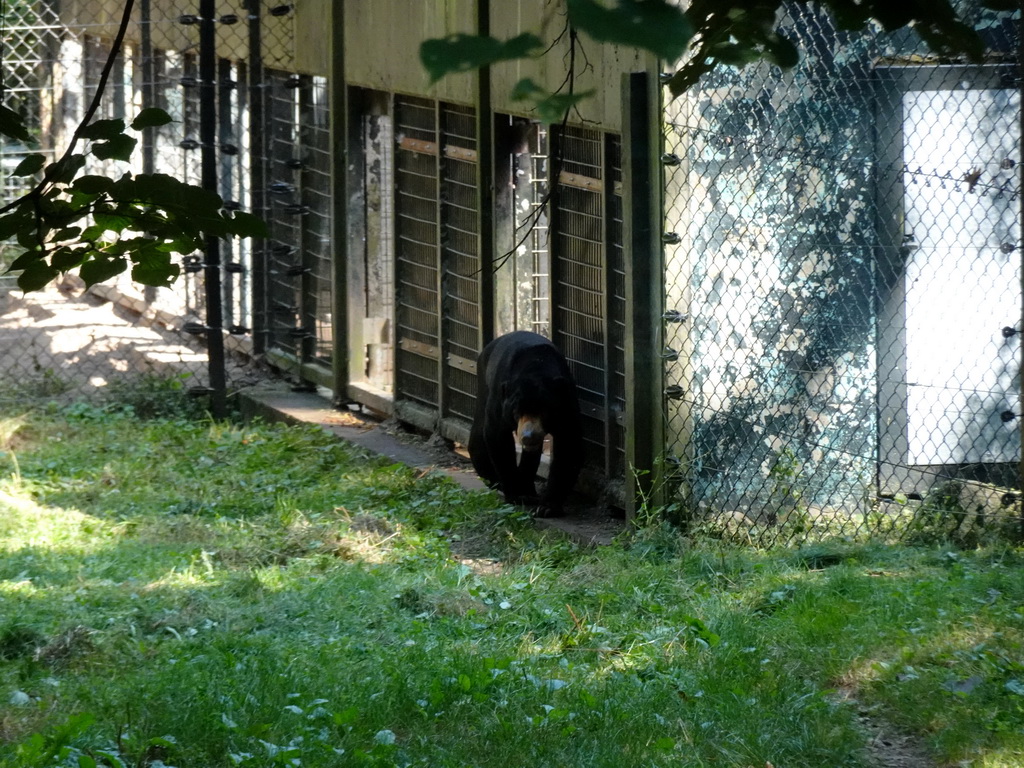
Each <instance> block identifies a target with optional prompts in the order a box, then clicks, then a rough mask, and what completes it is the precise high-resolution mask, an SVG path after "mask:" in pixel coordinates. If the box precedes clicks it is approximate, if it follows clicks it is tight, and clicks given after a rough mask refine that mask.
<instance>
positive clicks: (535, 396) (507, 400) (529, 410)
mask: <svg viewBox="0 0 1024 768" xmlns="http://www.w3.org/2000/svg"><path fill="white" fill-rule="evenodd" d="M571 396H572V382H571V381H569V379H567V378H565V377H563V376H555V377H543V378H542V377H528V376H527V377H522V378H520V379H517V380H515V381H513V382H506V383H505V384H504V385H503V400H504V406H505V408H504V411H505V418H506V421H507V422H511V423H514V424H515V425H516V437H517V438H518V439H519V443H520V445H522V446H523V450H524V451H539V450H541V449H542V448H543V447H544V438H545V436H546V435H547V434H548V433H550V432H552V431H553V430H554V429H555V425H556V423H557V422H558V420H559V411H560V409H561V408H564V407H565V404H566V403H567V402H568V400H567V397H571Z"/></svg>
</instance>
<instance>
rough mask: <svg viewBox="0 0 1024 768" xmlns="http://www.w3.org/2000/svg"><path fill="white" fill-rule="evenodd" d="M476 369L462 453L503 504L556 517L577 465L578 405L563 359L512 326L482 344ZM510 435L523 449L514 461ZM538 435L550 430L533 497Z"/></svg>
mask: <svg viewBox="0 0 1024 768" xmlns="http://www.w3.org/2000/svg"><path fill="white" fill-rule="evenodd" d="M476 374H477V381H478V382H479V387H478V391H477V396H476V414H475V417H474V419H473V430H472V432H471V433H470V436H469V455H470V458H472V460H473V467H474V468H475V469H476V472H477V474H478V475H480V477H481V478H483V479H484V481H486V482H487V483H488V484H489V485H492V486H495V487H497V488H498V489H499V490H501V492H502V493H503V494H505V498H506V500H507V501H508V502H509V503H512V504H526V505H537V507H538V514H541V515H557V514H559V513H560V512H561V511H562V504H563V502H564V501H565V499H566V496H568V495H569V492H570V491H572V488H573V486H574V485H575V484H576V478H577V477H578V476H579V473H580V467H581V465H582V463H583V435H582V430H581V427H580V406H579V401H578V400H577V398H576V385H575V383H574V382H573V379H572V374H571V373H570V372H569V366H568V364H567V363H566V361H565V357H563V356H562V353H561V352H559V351H558V349H557V348H556V347H555V345H554V344H552V343H551V342H550V341H549V340H548V339H546V338H544V337H543V336H540V335H538V334H536V333H530V332H529V331H514V332H513V333H508V334H505V335H504V336H499V337H498V338H496V339H495V340H494V341H492V342H491V343H490V344H488V345H487V346H486V347H484V349H483V351H482V352H481V353H480V356H479V358H478V359H477V366H476ZM513 434H517V435H518V436H519V440H520V444H521V445H522V448H523V450H522V454H521V456H520V459H519V462H518V465H517V463H516V445H515V438H514V437H513ZM545 435H551V442H552V445H551V466H550V468H549V471H548V482H547V486H546V487H545V490H544V493H543V495H542V496H541V497H540V498H539V499H538V497H537V491H536V487H535V485H534V483H535V479H536V475H537V468H538V467H539V466H540V458H541V453H542V452H543V445H544V436H545Z"/></svg>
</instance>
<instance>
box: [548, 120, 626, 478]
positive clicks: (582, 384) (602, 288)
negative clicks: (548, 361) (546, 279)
mask: <svg viewBox="0 0 1024 768" xmlns="http://www.w3.org/2000/svg"><path fill="white" fill-rule="evenodd" d="M558 140H559V150H558V151H559V152H560V153H561V154H560V159H561V164H560V169H561V170H560V174H559V186H558V191H557V194H556V196H555V205H556V211H555V233H556V234H555V238H556V247H555V264H554V265H553V271H554V274H555V299H556V302H555V306H554V312H555V320H554V329H555V339H554V340H555V343H556V344H557V345H558V347H559V348H560V349H561V350H562V352H563V354H565V356H566V359H567V360H568V362H569V366H570V369H571V370H572V372H573V376H574V377H575V379H576V385H577V391H578V394H579V397H580V406H581V409H582V413H583V430H584V440H585V442H586V446H587V460H588V462H590V463H591V464H593V465H595V466H598V467H601V468H602V469H603V470H605V471H608V470H609V469H610V467H611V466H612V465H615V466H616V468H617V469H620V470H621V467H622V463H623V462H622V454H621V453H619V449H620V447H621V446H622V438H621V424H619V423H618V420H617V419H616V417H615V415H614V414H613V410H617V409H618V408H621V407H622V405H623V401H621V400H620V401H617V402H616V404H615V405H614V406H613V405H612V402H611V398H612V397H616V396H617V395H612V388H613V387H619V388H620V390H619V391H620V393H621V395H622V397H623V398H624V394H625V392H624V381H623V380H622V379H621V378H619V379H618V380H617V381H613V379H614V377H615V376H616V373H615V372H616V371H617V372H618V375H619V376H620V377H621V372H622V370H623V360H622V356H621V350H622V346H621V344H622V338H621V331H622V329H623V328H624V305H623V304H622V303H621V302H618V301H617V300H616V299H614V298H610V295H611V294H610V291H612V290H615V289H616V281H617V280H618V283H617V285H618V290H619V291H620V296H621V293H622V292H623V291H624V287H625V286H624V283H622V282H621V278H622V251H621V248H622V244H621V239H622V231H621V230H622V228H621V210H622V204H621V174H620V173H619V171H618V169H617V164H616V163H614V162H609V157H608V156H606V152H609V151H610V149H609V147H610V146H617V140H616V141H615V142H614V144H610V143H608V142H611V141H612V140H611V139H606V138H605V136H604V135H603V134H602V133H600V132H599V131H594V130H588V129H582V128H571V127H570V128H566V129H565V130H564V131H563V132H562V133H561V134H560V135H559V137H558ZM617 152H618V150H617V149H616V150H615V152H614V153H613V154H612V155H611V157H612V158H615V157H616V154H617ZM613 168H614V170H612V169H613ZM609 311H610V312H611V314H610V313H609ZM613 315H614V319H613ZM616 323H617V325H616ZM616 334H618V335H619V338H618V344H619V346H618V349H617V350H616V339H615V337H616ZM616 358H617V359H616ZM609 448H611V449H612V452H609Z"/></svg>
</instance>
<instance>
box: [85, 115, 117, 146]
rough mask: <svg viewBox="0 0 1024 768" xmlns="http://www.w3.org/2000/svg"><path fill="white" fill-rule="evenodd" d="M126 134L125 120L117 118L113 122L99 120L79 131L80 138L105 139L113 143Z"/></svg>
mask: <svg viewBox="0 0 1024 768" xmlns="http://www.w3.org/2000/svg"><path fill="white" fill-rule="evenodd" d="M123 133H124V120H122V119H120V118H115V119H113V120H97V121H96V122H95V123H90V124H89V125H86V126H84V127H82V128H79V129H78V137H79V138H81V139H93V140H94V141H95V140H99V139H105V140H107V141H112V140H114V139H116V138H117V137H118V136H121V135H122V134H123Z"/></svg>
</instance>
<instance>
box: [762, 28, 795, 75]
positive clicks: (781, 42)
mask: <svg viewBox="0 0 1024 768" xmlns="http://www.w3.org/2000/svg"><path fill="white" fill-rule="evenodd" d="M765 49H766V50H767V53H768V60H769V61H771V62H772V63H773V64H777V65H778V66H780V67H782V68H783V69H791V68H793V67H795V66H796V65H797V64H799V63H800V51H799V50H797V47H796V46H795V45H794V44H793V42H792V41H791V40H789V39H788V38H785V37H783V36H782V35H775V34H773V35H771V36H770V37H769V38H768V41H767V42H766V43H765Z"/></svg>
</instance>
